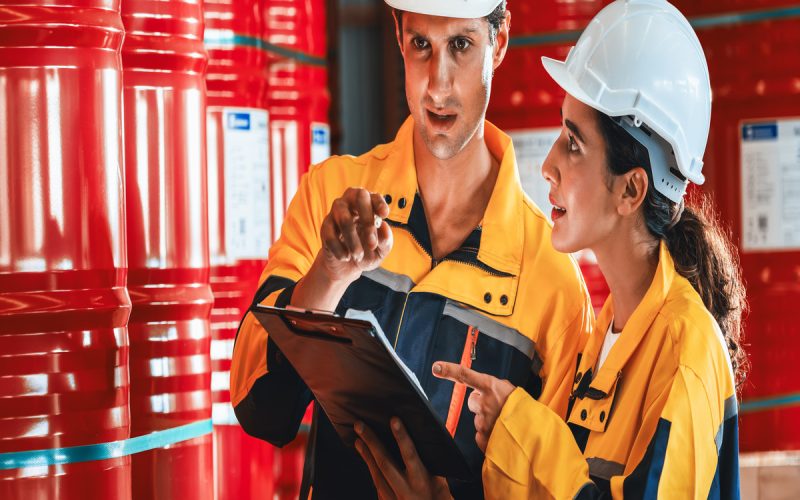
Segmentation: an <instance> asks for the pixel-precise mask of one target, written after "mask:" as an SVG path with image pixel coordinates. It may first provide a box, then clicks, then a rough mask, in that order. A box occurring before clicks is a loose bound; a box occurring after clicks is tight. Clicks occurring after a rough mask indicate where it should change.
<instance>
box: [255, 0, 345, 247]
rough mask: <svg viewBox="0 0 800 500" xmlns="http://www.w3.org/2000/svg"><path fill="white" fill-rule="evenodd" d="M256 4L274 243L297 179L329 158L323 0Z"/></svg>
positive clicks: (295, 187) (265, 0) (328, 101)
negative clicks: (264, 73) (264, 72)
mask: <svg viewBox="0 0 800 500" xmlns="http://www.w3.org/2000/svg"><path fill="white" fill-rule="evenodd" d="M261 1H262V9H263V12H264V14H263V19H264V25H263V41H264V47H265V49H266V51H267V52H268V54H269V60H268V73H269V77H268V78H269V79H268V87H267V109H268V110H269V116H270V133H271V141H270V145H271V148H272V151H271V156H272V162H271V169H272V207H273V208H272V220H273V225H272V227H273V232H274V236H275V239H277V237H278V236H279V232H280V227H281V224H282V223H283V214H284V213H285V211H286V207H287V206H288V204H289V201H291V199H292V197H293V196H294V193H295V191H297V184H298V181H299V179H300V176H301V175H302V174H303V173H305V172H306V171H307V170H308V167H309V165H311V164H313V163H318V162H320V161H322V160H324V159H325V158H327V157H328V156H329V155H330V126H329V123H328V108H329V107H330V94H329V92H328V71H327V68H326V62H325V56H326V51H327V41H326V32H327V30H326V23H325V2H324V1H323V0H261Z"/></svg>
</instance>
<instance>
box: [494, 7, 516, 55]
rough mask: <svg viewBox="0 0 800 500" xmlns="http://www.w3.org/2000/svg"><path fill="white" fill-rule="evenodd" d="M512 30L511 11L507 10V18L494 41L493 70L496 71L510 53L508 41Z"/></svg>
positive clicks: (501, 24)
mask: <svg viewBox="0 0 800 500" xmlns="http://www.w3.org/2000/svg"><path fill="white" fill-rule="evenodd" d="M510 29H511V11H509V10H506V17H505V19H503V22H502V23H500V27H499V28H498V29H497V36H496V37H495V41H494V51H493V54H492V69H493V70H496V69H497V67H498V66H500V63H501V62H503V59H504V58H505V57H506V52H507V51H508V40H509V38H508V37H509V35H508V32H509V30H510Z"/></svg>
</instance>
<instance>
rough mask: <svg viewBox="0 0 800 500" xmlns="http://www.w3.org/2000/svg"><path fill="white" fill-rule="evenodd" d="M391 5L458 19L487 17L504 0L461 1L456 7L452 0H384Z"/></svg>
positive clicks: (418, 12)
mask: <svg viewBox="0 0 800 500" xmlns="http://www.w3.org/2000/svg"><path fill="white" fill-rule="evenodd" d="M384 1H385V2H386V4H387V5H388V6H389V7H392V8H394V9H397V10H402V11H405V12H413V13H415V14H425V15H428V16H439V17H453V18H457V19H478V18H481V17H486V16H488V15H489V14H491V13H492V11H493V10H494V9H495V8H497V6H498V5H500V2H501V1H502V0H484V1H479V2H459V5H458V8H457V9H454V8H453V5H452V4H451V2H442V1H431V0H384Z"/></svg>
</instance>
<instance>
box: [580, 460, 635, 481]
mask: <svg viewBox="0 0 800 500" xmlns="http://www.w3.org/2000/svg"><path fill="white" fill-rule="evenodd" d="M586 463H588V464H589V475H591V476H594V477H599V478H600V479H605V480H610V479H611V476H621V475H622V474H623V473H624V472H625V464H620V463H617V462H611V461H609V460H603V459H602V458H597V457H593V458H587V459H586Z"/></svg>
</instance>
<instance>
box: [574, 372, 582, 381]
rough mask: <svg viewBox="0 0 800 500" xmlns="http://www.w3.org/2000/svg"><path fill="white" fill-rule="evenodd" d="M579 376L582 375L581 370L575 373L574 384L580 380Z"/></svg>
mask: <svg viewBox="0 0 800 500" xmlns="http://www.w3.org/2000/svg"><path fill="white" fill-rule="evenodd" d="M581 377H583V373H581V372H578V373H577V374H576V375H575V383H576V384H577V383H578V382H580V381H581Z"/></svg>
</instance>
